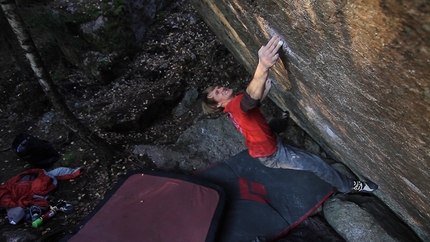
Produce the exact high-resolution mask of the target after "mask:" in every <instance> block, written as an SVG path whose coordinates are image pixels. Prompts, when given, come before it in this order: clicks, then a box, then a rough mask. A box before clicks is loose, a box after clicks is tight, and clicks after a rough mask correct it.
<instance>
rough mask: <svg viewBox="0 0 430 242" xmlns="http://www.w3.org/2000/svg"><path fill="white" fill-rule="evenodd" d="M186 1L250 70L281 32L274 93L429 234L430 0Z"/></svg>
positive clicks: (429, 236) (328, 146)
mask: <svg viewBox="0 0 430 242" xmlns="http://www.w3.org/2000/svg"><path fill="white" fill-rule="evenodd" d="M190 2H191V3H192V4H193V6H194V7H195V8H196V10H197V11H198V12H199V13H200V15H201V16H202V18H203V19H205V21H206V22H207V24H208V25H209V26H210V27H211V28H212V30H213V31H214V32H215V33H216V34H217V35H218V37H219V38H220V39H221V40H222V41H223V43H224V44H225V45H226V47H227V48H228V49H229V50H230V51H231V52H232V53H233V54H234V55H235V57H236V58H237V59H238V60H239V61H241V62H242V63H243V65H244V66H245V67H246V69H247V70H248V71H249V72H250V73H252V72H253V69H254V68H255V66H256V64H257V61H258V60H257V54H256V53H257V50H258V49H259V47H260V46H261V45H263V44H265V43H266V42H267V40H268V39H269V38H270V36H272V35H274V34H278V35H280V36H281V38H282V39H283V40H284V42H285V43H284V46H283V49H282V50H281V60H280V61H279V62H278V63H277V65H276V66H275V67H274V68H272V71H271V74H270V78H272V79H273V80H274V82H275V84H274V86H273V87H272V91H271V93H270V96H269V97H270V98H271V99H272V100H273V101H274V102H275V103H276V104H277V105H278V106H279V107H281V108H282V109H288V110H290V112H291V113H292V117H293V119H294V120H295V121H296V122H297V123H298V124H299V125H300V126H301V127H302V128H303V129H304V130H306V131H307V132H308V133H309V134H310V135H311V136H312V137H313V138H314V139H315V140H316V141H318V142H319V144H320V145H321V146H323V147H324V148H325V150H326V151H327V152H329V153H330V155H331V156H332V157H334V158H336V159H338V160H340V161H342V162H343V163H345V164H346V165H347V166H348V167H349V168H351V169H352V170H353V171H354V172H355V173H356V174H357V175H358V176H359V177H361V178H363V179H370V180H372V181H374V182H376V183H378V184H379V186H380V189H379V190H378V191H377V192H376V195H377V196H378V197H379V198H381V199H382V200H383V201H384V202H385V203H386V204H387V205H388V206H390V207H391V209H392V210H393V211H394V212H395V213H396V214H397V215H399V216H400V217H401V218H402V219H403V220H405V221H406V222H407V223H408V224H409V225H410V226H411V227H412V228H413V229H414V230H415V231H416V233H417V234H418V235H419V236H420V237H421V238H422V239H423V240H424V241H429V240H430V232H429V231H430V205H429V204H428V200H429V198H430V183H429V182H428V180H429V178H430V173H429V170H430V169H429V168H430V163H429V162H428V161H429V160H430V147H429V145H428V144H429V143H430V121H429V120H430V112H429V107H430V105H429V104H430V91H429V90H430V89H429V80H428V77H429V70H430V42H428V41H427V40H428V39H430V27H429V26H430V25H429V24H428V23H429V21H430V17H429V16H430V15H429V14H428V13H429V12H430V10H429V9H430V5H429V4H428V3H426V2H425V1H413V2H407V1H370V0H364V1H304V0H286V1H280V0H271V1H269V0H261V1H245V0H238V1H226V0H216V1H215V0H199V1H197V0H190Z"/></svg>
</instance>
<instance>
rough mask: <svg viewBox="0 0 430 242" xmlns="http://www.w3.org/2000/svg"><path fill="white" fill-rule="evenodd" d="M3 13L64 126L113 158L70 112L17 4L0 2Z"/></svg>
mask: <svg viewBox="0 0 430 242" xmlns="http://www.w3.org/2000/svg"><path fill="white" fill-rule="evenodd" d="M0 4H1V7H2V9H3V12H4V14H5V16H6V18H7V20H8V22H9V24H10V26H11V27H12V29H13V31H14V33H15V34H16V36H17V38H18V41H19V43H20V45H21V47H22V48H23V50H24V53H25V56H26V58H27V59H28V61H29V62H30V65H31V68H32V69H33V71H34V74H35V75H36V77H37V80H38V81H39V83H40V85H41V86H42V89H43V91H44V92H45V93H46V96H47V97H48V99H49V101H50V102H51V104H52V106H53V107H54V109H55V111H56V112H57V113H58V114H59V115H60V116H61V117H62V121H63V123H64V125H66V126H67V127H68V128H70V129H71V130H72V131H73V132H74V133H75V134H76V135H78V137H80V138H81V139H82V140H83V141H85V142H86V143H88V144H90V145H94V146H95V147H96V148H98V149H100V150H101V151H102V152H103V154H104V155H106V156H107V157H106V158H110V157H111V156H113V151H112V148H111V146H110V145H109V144H108V143H107V142H106V141H105V140H104V139H102V138H100V137H99V136H98V135H97V134H95V133H94V132H92V131H91V130H90V129H89V128H88V127H87V126H85V125H83V124H82V123H81V122H80V121H79V120H78V118H76V116H75V115H74V114H73V113H72V112H71V111H70V109H69V107H68V106H67V104H66V102H65V100H64V97H63V96H62V95H61V94H60V92H59V91H58V89H57V88H56V86H55V84H54V82H53V81H52V78H51V76H50V75H49V73H48V72H47V70H46V67H45V65H44V63H43V61H42V58H41V56H40V54H39V52H38V50H37V48H36V46H35V44H34V42H33V39H32V38H31V36H30V33H29V31H27V29H26V27H25V24H24V21H23V20H22V19H21V16H20V15H19V13H18V10H17V7H16V3H15V2H14V1H13V0H0Z"/></svg>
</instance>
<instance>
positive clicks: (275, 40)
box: [258, 36, 283, 69]
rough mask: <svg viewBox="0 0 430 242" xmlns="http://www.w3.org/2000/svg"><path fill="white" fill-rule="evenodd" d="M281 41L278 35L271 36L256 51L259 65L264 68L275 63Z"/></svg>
mask: <svg viewBox="0 0 430 242" xmlns="http://www.w3.org/2000/svg"><path fill="white" fill-rule="evenodd" d="M282 44H283V42H282V41H281V39H280V38H279V36H273V37H272V38H271V39H270V40H269V42H268V43H267V45H265V46H262V47H261V48H260V50H259V51H258V60H259V65H261V67H263V68H265V69H269V68H270V67H272V66H273V65H275V63H276V61H277V60H278V58H279V54H278V50H279V49H280V48H281V46H282Z"/></svg>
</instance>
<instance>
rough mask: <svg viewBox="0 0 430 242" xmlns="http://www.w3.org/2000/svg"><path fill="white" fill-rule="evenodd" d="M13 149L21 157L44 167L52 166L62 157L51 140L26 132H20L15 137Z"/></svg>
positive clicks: (32, 163) (36, 165) (39, 166)
mask: <svg viewBox="0 0 430 242" xmlns="http://www.w3.org/2000/svg"><path fill="white" fill-rule="evenodd" d="M12 150H13V151H14V152H15V153H16V154H17V155H18V156H19V157H20V158H21V159H23V160H25V161H27V162H29V163H30V164H31V165H33V166H35V167H37V168H42V169H44V168H49V167H51V166H52V165H53V164H54V163H55V162H57V161H58V160H59V159H60V157H61V155H60V154H59V153H58V152H57V151H56V150H55V149H54V148H53V147H52V144H51V143H50V142H49V141H46V140H41V139H39V138H36V137H34V136H32V135H29V134H25V133H20V134H18V135H17V136H16V137H15V139H14V140H13V142H12Z"/></svg>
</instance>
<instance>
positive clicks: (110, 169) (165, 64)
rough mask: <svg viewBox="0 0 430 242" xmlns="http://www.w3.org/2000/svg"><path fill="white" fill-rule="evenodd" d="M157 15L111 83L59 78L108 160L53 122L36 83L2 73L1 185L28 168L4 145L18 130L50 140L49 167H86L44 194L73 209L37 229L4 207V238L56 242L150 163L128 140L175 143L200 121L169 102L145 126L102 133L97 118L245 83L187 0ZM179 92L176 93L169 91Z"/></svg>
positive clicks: (76, 74)
mask: <svg viewBox="0 0 430 242" xmlns="http://www.w3.org/2000/svg"><path fill="white" fill-rule="evenodd" d="M163 16H164V17H163V18H158V20H157V21H156V22H155V23H154V25H153V26H152V27H151V29H150V30H149V32H148V33H147V35H146V38H145V40H144V41H143V42H144V43H141V45H142V46H143V47H144V48H143V50H142V52H141V53H138V54H137V56H136V58H135V59H133V60H132V61H130V62H128V63H127V65H124V67H123V68H124V70H123V75H121V76H120V77H118V78H116V79H115V80H114V81H113V82H112V83H110V84H108V85H101V84H100V83H97V82H96V81H94V80H93V79H90V78H88V77H86V76H84V75H82V73H81V72H80V71H79V70H72V71H71V72H70V75H69V76H67V77H65V78H63V79H62V80H63V81H61V82H60V83H57V85H58V86H59V88H60V90H61V91H62V92H63V94H64V96H65V99H66V101H67V103H68V104H69V107H70V108H71V109H72V111H73V112H74V113H75V115H76V116H77V117H79V118H80V119H81V120H82V122H83V123H85V124H86V125H88V126H89V127H90V128H91V129H92V130H94V131H95V132H97V133H98V134H99V135H100V137H102V138H104V139H105V140H107V141H108V142H109V143H110V144H112V146H113V147H114V148H115V149H116V150H118V151H120V153H119V154H118V155H117V156H116V157H115V158H114V159H112V160H105V159H104V157H103V156H99V155H98V154H96V153H95V151H94V149H93V148H91V147H90V146H89V145H88V144H85V143H83V142H82V141H81V140H80V139H79V138H78V137H76V136H75V135H74V134H73V133H72V132H70V131H69V130H68V129H67V128H65V127H64V126H63V125H62V124H61V123H59V122H58V121H59V119H58V117H57V116H56V114H55V112H53V110H51V107H50V105H49V103H48V102H47V101H46V99H45V98H44V95H43V92H42V91H41V88H40V87H39V86H38V85H39V84H38V83H37V82H36V81H30V80H31V79H30V78H28V79H27V80H15V79H14V75H15V74H14V73H15V72H16V71H14V70H4V74H3V79H4V80H5V81H6V80H9V81H8V82H7V83H5V82H3V84H2V85H9V86H8V87H7V88H5V89H7V90H10V93H9V94H10V95H8V96H7V97H6V96H3V97H2V98H1V101H2V107H1V110H0V111H1V112H0V127H1V128H0V150H2V152H0V182H1V183H2V184H3V183H4V182H5V181H6V180H8V179H9V178H11V177H12V176H15V175H17V174H19V173H20V172H22V171H24V170H26V169H29V168H31V167H32V166H31V165H29V164H28V163H27V162H26V161H23V160H20V159H19V158H18V156H17V155H16V154H15V153H14V152H13V151H12V150H8V148H10V147H11V144H12V141H13V139H14V137H15V136H16V135H17V134H18V133H21V132H22V133H29V134H32V135H34V136H36V137H39V138H41V139H44V140H47V141H50V142H51V143H52V144H53V147H54V148H55V149H56V150H57V151H58V152H59V153H60V154H61V155H62V157H61V158H60V160H59V161H58V162H56V163H55V165H54V166H53V167H52V168H55V167H60V166H64V167H72V168H74V167H81V166H83V167H84V168H85V172H84V174H83V175H82V176H80V177H78V178H76V179H72V180H67V181H60V182H59V184H58V187H57V189H56V191H55V192H54V193H53V194H52V196H51V198H50V199H49V201H50V202H51V204H55V203H56V202H57V201H58V200H60V199H62V200H65V201H67V202H68V203H70V204H72V205H73V207H74V212H73V213H71V214H64V213H58V214H57V215H56V216H55V217H53V218H52V220H51V221H48V222H46V223H45V224H43V225H42V226H40V227H39V228H32V227H31V224H30V223H29V222H21V223H19V224H18V225H15V226H13V225H10V224H8V220H7V218H6V213H5V212H4V210H3V211H1V212H0V224H1V225H0V230H1V231H2V232H1V234H0V239H2V241H12V240H13V239H16V240H13V241H58V240H59V239H60V238H61V237H62V236H63V235H64V234H65V233H67V232H69V231H70V230H71V229H72V228H73V227H74V226H75V225H76V224H77V223H79V222H80V221H81V220H82V218H84V217H85V216H86V215H87V214H88V213H89V212H90V211H91V210H92V209H93V208H94V206H95V205H96V204H97V203H98V202H99V201H100V200H102V199H103V197H104V194H105V192H106V191H108V190H109V189H110V188H112V187H113V186H114V185H115V184H116V182H117V181H118V179H120V178H121V176H122V175H124V174H126V173H127V172H128V171H131V170H135V169H139V168H154V167H152V166H151V165H150V164H151V162H150V161H149V160H148V158H147V157H145V156H141V157H136V156H134V155H132V153H131V149H132V148H133V145H135V144H152V145H154V144H155V145H157V144H171V143H174V142H175V141H176V139H177V138H178V137H179V135H180V134H181V133H182V132H183V131H184V130H186V129H187V128H188V127H190V125H192V124H193V122H194V121H195V120H196V118H205V117H202V115H201V110H200V108H198V107H195V108H194V109H191V110H189V111H188V112H187V113H186V114H184V115H182V116H181V117H179V118H178V117H175V116H173V115H172V114H171V113H172V109H173V108H174V105H165V106H163V107H162V108H160V109H161V110H159V111H160V112H159V113H158V114H157V118H156V119H155V121H154V122H152V123H151V124H150V125H149V126H148V127H146V128H145V129H142V130H132V131H125V132H108V131H106V129H101V128H100V126H99V123H98V122H99V120H101V119H102V118H103V117H105V116H106V115H108V114H109V113H111V112H113V111H118V110H119V109H121V108H123V107H125V106H127V109H125V108H123V109H122V110H121V111H122V113H127V115H129V117H128V118H131V119H132V118H133V115H137V114H138V113H139V112H140V111H141V110H142V109H145V108H147V107H149V105H156V104H154V103H153V102H155V101H156V100H160V99H163V100H166V99H168V98H169V96H175V95H179V96H180V95H181V94H183V93H184V92H185V91H186V90H188V89H189V88H192V87H194V88H197V90H198V91H202V90H203V89H204V88H205V87H207V86H208V85H210V84H213V83H220V84H223V85H230V86H231V87H233V88H243V87H244V86H245V85H246V83H247V82H248V81H249V78H250V75H249V74H247V72H246V70H245V69H244V68H243V67H242V66H241V65H240V64H239V63H238V62H237V61H236V60H235V59H234V57H233V56H232V55H231V54H230V53H229V51H228V50H227V49H226V48H225V47H224V46H223V45H222V44H221V43H220V42H219V41H218V39H217V38H216V36H215V35H214V34H213V33H212V32H211V31H210V30H209V29H208V27H207V26H206V25H205V24H204V22H203V21H202V20H201V19H200V18H199V17H198V15H197V14H196V12H195V11H194V10H193V9H192V8H191V6H189V5H188V4H187V3H185V2H184V3H181V2H176V3H173V4H172V5H171V6H169V7H168V8H167V9H166V10H165V11H164V12H163ZM17 82H19V83H18V84H16V83H17ZM14 83H15V84H16V85H15V84H14ZM177 91H180V92H179V93H180V94H177V93H175V92H177ZM166 94H167V95H166ZM154 100H155V101H154ZM130 103H133V104H135V106H134V108H130V105H126V104H130ZM124 109H125V110H126V111H124ZM52 168H51V169H52ZM6 238H8V239H6Z"/></svg>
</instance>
